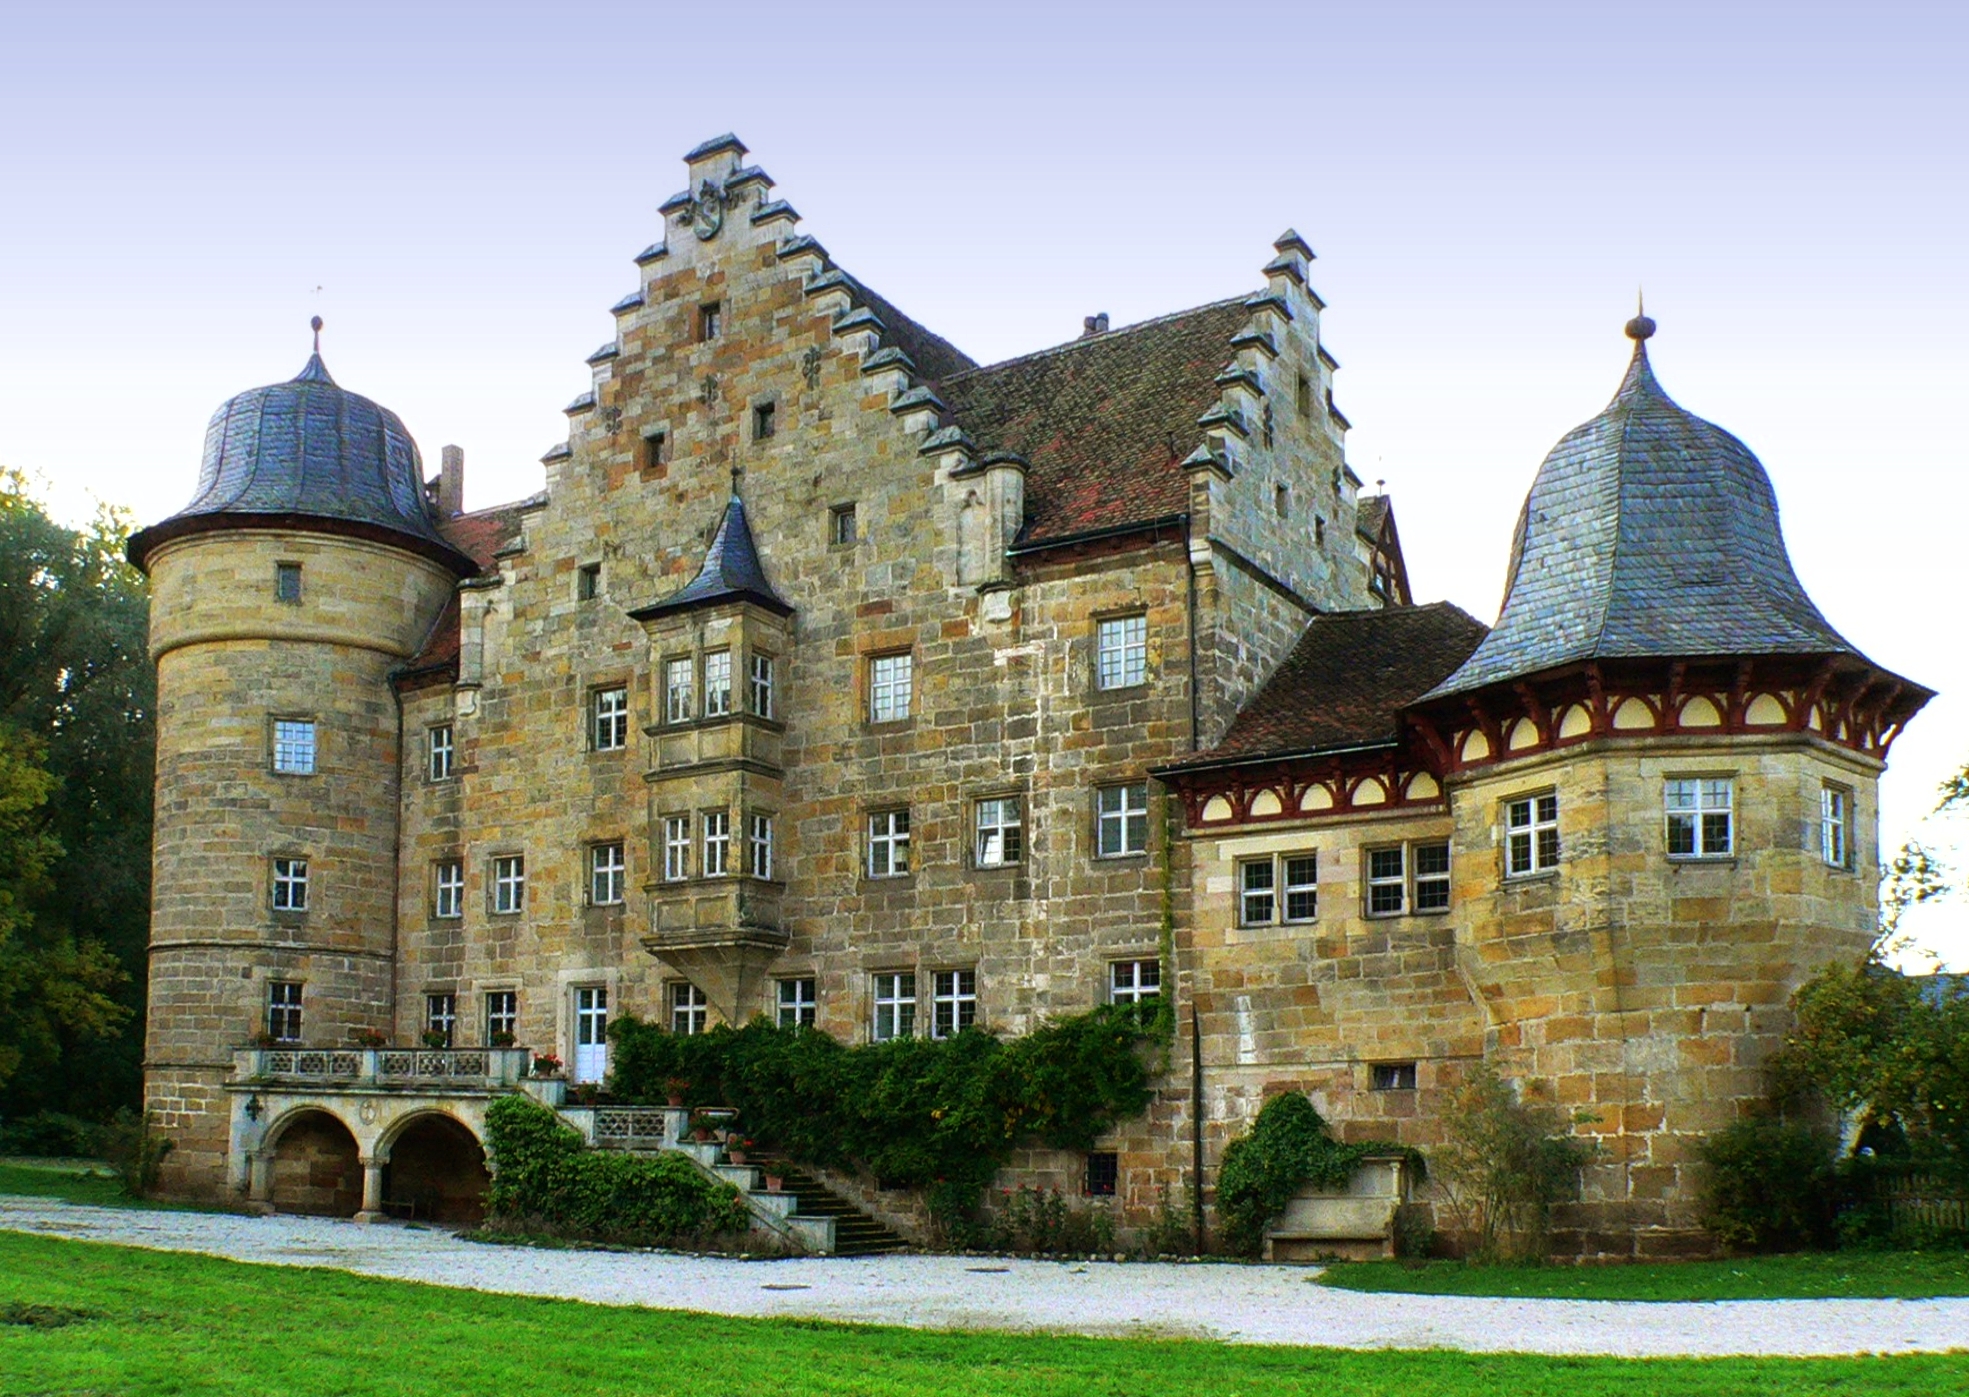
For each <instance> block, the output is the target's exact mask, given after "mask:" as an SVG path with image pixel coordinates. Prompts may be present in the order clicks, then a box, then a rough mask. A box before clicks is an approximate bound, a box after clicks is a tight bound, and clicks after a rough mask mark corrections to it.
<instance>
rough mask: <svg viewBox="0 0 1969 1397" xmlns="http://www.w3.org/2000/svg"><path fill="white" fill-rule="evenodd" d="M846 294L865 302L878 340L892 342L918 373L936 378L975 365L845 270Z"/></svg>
mask: <svg viewBox="0 0 1969 1397" xmlns="http://www.w3.org/2000/svg"><path fill="white" fill-rule="evenodd" d="M841 275H842V276H843V277H845V278H846V279H847V283H848V294H849V295H850V296H851V297H852V298H853V300H854V303H855V304H856V305H857V306H866V307H867V308H868V309H869V310H872V311H874V312H875V314H876V317H877V318H878V319H879V320H881V322H882V324H883V327H884V330H883V334H882V343H883V344H884V345H892V346H894V347H895V348H897V349H900V350H901V351H902V352H903V353H905V354H907V355H908V356H909V357H910V358H911V359H913V360H914V361H915V362H916V368H917V371H918V373H919V374H920V375H921V376H922V377H925V378H930V379H938V378H942V377H943V376H944V375H946V374H958V373H965V372H968V371H970V370H972V369H975V368H977V367H978V364H977V361H976V360H975V359H973V358H972V357H971V356H970V355H968V354H966V353H965V352H964V351H963V350H961V349H959V348H958V347H957V346H956V345H954V344H952V343H951V342H950V341H949V340H947V339H945V338H944V337H943V336H942V335H939V334H936V333H934V332H933V331H931V330H928V329H925V328H924V327H923V325H921V324H920V323H919V322H917V321H916V320H913V319H911V318H910V317H909V316H907V315H905V314H903V313H902V312H901V311H900V310H897V309H896V307H895V304H894V302H892V301H890V300H888V299H887V298H885V297H884V296H882V295H881V294H880V293H879V292H876V291H873V290H871V289H870V288H869V285H868V283H867V282H865V281H862V280H861V279H860V278H859V277H856V276H853V275H851V274H850V273H848V272H845V271H843V272H842V273H841Z"/></svg>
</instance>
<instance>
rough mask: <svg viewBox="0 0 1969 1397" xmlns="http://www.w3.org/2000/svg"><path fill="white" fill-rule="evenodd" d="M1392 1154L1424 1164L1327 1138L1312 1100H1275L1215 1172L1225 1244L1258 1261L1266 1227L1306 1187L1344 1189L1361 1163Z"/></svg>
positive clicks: (1385, 1148)
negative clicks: (1374, 1156) (1378, 1155)
mask: <svg viewBox="0 0 1969 1397" xmlns="http://www.w3.org/2000/svg"><path fill="white" fill-rule="evenodd" d="M1390 1152H1393V1153H1398V1154H1406V1155H1409V1156H1410V1158H1411V1160H1412V1161H1413V1163H1414V1164H1415V1165H1417V1166H1419V1165H1420V1163H1421V1157H1420V1156H1419V1155H1416V1154H1415V1152H1414V1151H1412V1150H1408V1149H1406V1148H1404V1147H1403V1146H1400V1145H1390V1144H1387V1143H1384V1142H1380V1141H1369V1142H1364V1143H1362V1144H1358V1145H1344V1144H1341V1143H1340V1142H1339V1141H1337V1140H1335V1139H1334V1138H1333V1137H1332V1136H1331V1135H1329V1134H1328V1133H1327V1129H1326V1122H1325V1121H1323V1120H1321V1119H1320V1113H1319V1111H1318V1110H1316V1109H1315V1108H1314V1106H1313V1103H1312V1101H1311V1100H1310V1099H1308V1098H1307V1097H1305V1096H1303V1095H1301V1094H1300V1093H1298V1092H1289V1093H1287V1094H1285V1095H1283V1096H1274V1097H1273V1098H1272V1099H1271V1100H1270V1101H1267V1102H1266V1103H1265V1104H1264V1106H1263V1108H1261V1109H1260V1110H1259V1112H1258V1119H1257V1120H1256V1121H1254V1122H1253V1123H1252V1126H1251V1129H1250V1131H1249V1132H1247V1133H1246V1134H1244V1135H1241V1136H1239V1137H1238V1138H1237V1139H1235V1140H1233V1141H1231V1143H1230V1144H1229V1145H1228V1146H1227V1147H1226V1148H1225V1150H1224V1162H1223V1164H1222V1165H1221V1166H1220V1167H1219V1168H1218V1170H1217V1217H1218V1221H1219V1225H1220V1226H1221V1228H1222V1230H1223V1235H1224V1244H1225V1245H1226V1246H1227V1247H1229V1248H1230V1249H1231V1250H1233V1251H1237V1252H1242V1253H1245V1254H1247V1255H1252V1256H1255V1255H1257V1254H1258V1253H1259V1252H1260V1251H1261V1250H1262V1249H1263V1248H1264V1245H1265V1227H1266V1225H1267V1224H1268V1223H1270V1222H1271V1220H1272V1219H1273V1218H1275V1217H1277V1216H1278V1215H1279V1214H1280V1213H1282V1212H1284V1211H1285V1205H1286V1204H1287V1203H1289V1202H1291V1201H1292V1196H1293V1195H1294V1194H1295V1193H1297V1192H1298V1191H1299V1189H1300V1187H1301V1186H1302V1185H1304V1184H1312V1185H1313V1186H1314V1187H1316V1188H1340V1187H1343V1186H1344V1185H1345V1184H1346V1182H1347V1180H1348V1179H1350V1178H1352V1177H1353V1174H1354V1170H1355V1168H1357V1167H1358V1166H1359V1164H1360V1162H1361V1160H1362V1159H1364V1158H1366V1157H1367V1156H1368V1155H1370V1154H1384V1153H1390Z"/></svg>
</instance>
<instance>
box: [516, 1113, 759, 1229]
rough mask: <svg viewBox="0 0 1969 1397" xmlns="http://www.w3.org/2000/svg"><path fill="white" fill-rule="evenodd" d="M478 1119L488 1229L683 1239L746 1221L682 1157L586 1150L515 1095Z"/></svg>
mask: <svg viewBox="0 0 1969 1397" xmlns="http://www.w3.org/2000/svg"><path fill="white" fill-rule="evenodd" d="M485 1122H486V1142H487V1146H488V1149H489V1153H490V1154H491V1157H492V1165H493V1176H492V1187H491V1189H490V1191H489V1192H488V1193H487V1195H486V1217H487V1224H488V1226H490V1227H492V1228H495V1229H513V1230H525V1231H545V1232H551V1233H554V1234H557V1235H572V1236H577V1237H585V1238H591V1239H593V1240H596V1241H603V1242H616V1243H623V1244H628V1245H634V1246H688V1245H691V1244H693V1243H701V1242H705V1241H707V1240H710V1239H713V1238H716V1237H719V1236H723V1235H728V1234H731V1233H737V1232H743V1231H745V1230H746V1229H747V1228H748V1227H750V1225H751V1214H750V1213H749V1212H748V1211H747V1210H746V1207H745V1204H744V1202H743V1201H742V1200H741V1199H740V1197H739V1194H738V1190H737V1189H735V1188H733V1187H732V1186H731V1185H730V1184H723V1183H714V1182H713V1181H712V1180H710V1179H708V1178H706V1177H705V1176H704V1175H703V1174H702V1173H701V1172H699V1171H698V1169H697V1168H696V1167H695V1166H694V1165H693V1164H692V1163H691V1162H690V1161H689V1160H687V1159H685V1158H684V1157H683V1156H682V1155H679V1154H658V1155H638V1154H617V1153H613V1152H610V1151H606V1150H591V1149H589V1148H587V1146H586V1145H584V1144H583V1143H582V1140H581V1136H580V1135H579V1134H577V1133H576V1132H575V1131H573V1130H571V1129H569V1128H568V1127H567V1126H565V1125H562V1124H561V1122H560V1120H559V1119H558V1118H557V1116H556V1115H555V1113H554V1112H552V1111H550V1110H548V1109H547V1108H546V1107H544V1106H540V1105H537V1104H535V1103H534V1102H533V1101H531V1100H529V1099H528V1098H526V1097H524V1096H506V1097H501V1098H500V1099H499V1100H497V1101H495V1102H493V1103H492V1105H491V1106H490V1107H488V1108H487V1110H486V1113H485Z"/></svg>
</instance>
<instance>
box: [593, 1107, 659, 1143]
mask: <svg viewBox="0 0 1969 1397" xmlns="http://www.w3.org/2000/svg"><path fill="white" fill-rule="evenodd" d="M670 1115H671V1112H670V1111H669V1110H667V1109H665V1108H664V1107H662V1106H598V1107H596V1108H595V1144H596V1145H597V1146H599V1147H600V1148H602V1149H605V1150H653V1149H657V1148H660V1147H661V1146H663V1145H666V1144H669V1143H671V1140H670V1135H669V1129H668V1126H667V1124H666V1122H667V1120H668V1118H669V1116H670Z"/></svg>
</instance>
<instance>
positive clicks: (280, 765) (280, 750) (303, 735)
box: [273, 718, 315, 776]
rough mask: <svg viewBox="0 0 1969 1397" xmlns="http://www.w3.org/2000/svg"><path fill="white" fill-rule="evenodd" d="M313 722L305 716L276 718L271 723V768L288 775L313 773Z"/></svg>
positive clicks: (309, 774) (310, 774) (308, 774)
mask: <svg viewBox="0 0 1969 1397" xmlns="http://www.w3.org/2000/svg"><path fill="white" fill-rule="evenodd" d="M314 760H315V741H314V722H313V720H312V719H307V718H276V719H274V724H273V769H274V770H275V771H280V772H285V773H286V774H288V775H289V776H312V775H313V774H314Z"/></svg>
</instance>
